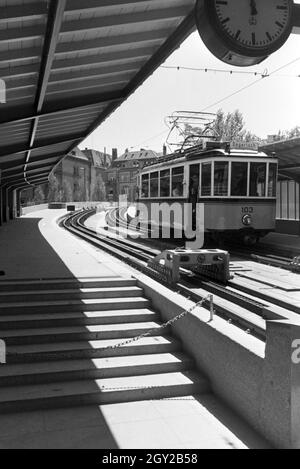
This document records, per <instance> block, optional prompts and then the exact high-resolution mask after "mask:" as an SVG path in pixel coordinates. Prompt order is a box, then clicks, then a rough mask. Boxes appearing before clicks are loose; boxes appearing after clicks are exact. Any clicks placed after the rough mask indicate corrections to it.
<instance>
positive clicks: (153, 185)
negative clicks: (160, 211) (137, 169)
mask: <svg viewBox="0 0 300 469" xmlns="http://www.w3.org/2000/svg"><path fill="white" fill-rule="evenodd" d="M150 197H158V171H157V172H155V173H151V174H150Z"/></svg>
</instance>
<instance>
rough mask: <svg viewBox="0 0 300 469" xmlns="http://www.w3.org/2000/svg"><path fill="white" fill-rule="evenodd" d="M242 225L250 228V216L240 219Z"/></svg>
mask: <svg viewBox="0 0 300 469" xmlns="http://www.w3.org/2000/svg"><path fill="white" fill-rule="evenodd" d="M242 222H243V225H245V226H250V225H251V224H252V217H251V215H244V216H243V218H242Z"/></svg>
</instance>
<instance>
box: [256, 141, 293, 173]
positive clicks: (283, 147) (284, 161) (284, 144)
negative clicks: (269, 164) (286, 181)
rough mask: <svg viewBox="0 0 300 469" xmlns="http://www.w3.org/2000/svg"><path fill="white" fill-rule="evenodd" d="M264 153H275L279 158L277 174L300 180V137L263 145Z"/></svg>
mask: <svg viewBox="0 0 300 469" xmlns="http://www.w3.org/2000/svg"><path fill="white" fill-rule="evenodd" d="M260 149H261V150H262V151H265V152H266V153H268V154H270V153H275V155H276V156H277V158H278V160H279V174H280V175H282V176H284V177H288V178H291V179H295V180H297V181H300V137H295V138H291V139H288V140H280V141H278V142H273V143H269V144H266V145H263V146H262V147H261V148H260Z"/></svg>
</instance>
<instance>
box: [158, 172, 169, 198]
mask: <svg viewBox="0 0 300 469" xmlns="http://www.w3.org/2000/svg"><path fill="white" fill-rule="evenodd" d="M160 197H170V170H169V169H167V170H165V171H161V172H160Z"/></svg>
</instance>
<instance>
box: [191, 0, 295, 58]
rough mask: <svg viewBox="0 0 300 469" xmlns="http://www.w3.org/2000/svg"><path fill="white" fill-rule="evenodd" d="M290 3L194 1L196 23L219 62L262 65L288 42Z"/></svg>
mask: <svg viewBox="0 0 300 469" xmlns="http://www.w3.org/2000/svg"><path fill="white" fill-rule="evenodd" d="M293 9H294V3H293V0H197V3H196V23H197V27H198V31H199V34H200V36H201V38H202V40H203V42H204V44H205V45H206V46H207V47H208V49H209V50H210V51H211V52H212V53H213V54H214V55H215V56H216V57H218V58H219V59H221V60H222V61H223V62H226V63H229V64H232V65H238V66H249V65H254V64H257V63H260V62H262V61H263V60H264V59H266V58H267V57H268V56H269V55H270V54H272V53H273V52H275V51H276V50H278V49H279V48H280V47H281V46H282V45H283V44H284V43H285V42H286V40H287V39H288V37H289V35H290V34H291V31H292V27H293V22H292V18H293Z"/></svg>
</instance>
